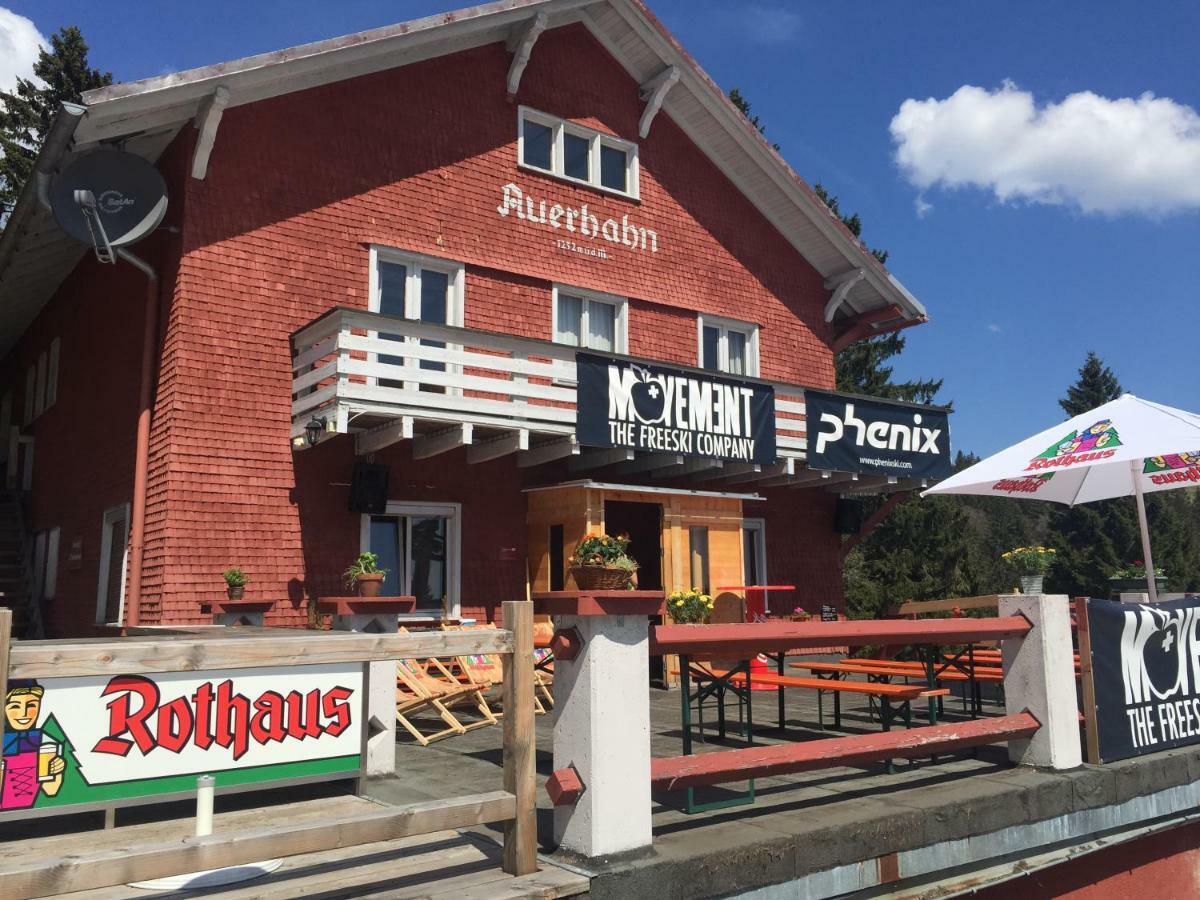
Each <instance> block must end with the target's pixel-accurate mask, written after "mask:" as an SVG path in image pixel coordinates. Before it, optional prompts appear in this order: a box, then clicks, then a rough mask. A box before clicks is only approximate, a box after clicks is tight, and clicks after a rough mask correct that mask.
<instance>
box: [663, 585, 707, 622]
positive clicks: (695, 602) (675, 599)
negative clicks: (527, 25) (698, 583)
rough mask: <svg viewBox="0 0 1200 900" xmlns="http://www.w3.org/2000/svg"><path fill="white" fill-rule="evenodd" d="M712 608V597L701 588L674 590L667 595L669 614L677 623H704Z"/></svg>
mask: <svg viewBox="0 0 1200 900" xmlns="http://www.w3.org/2000/svg"><path fill="white" fill-rule="evenodd" d="M712 608H713V601H712V597H710V596H709V595H708V594H705V593H703V592H701V590H700V589H699V588H692V589H691V590H687V591H672V592H671V593H670V594H669V595H668V596H667V614H668V615H669V616H670V617H671V621H672V622H674V623H675V624H676V625H703V624H705V623H706V622H707V621H708V617H709V614H710V613H711V612H712Z"/></svg>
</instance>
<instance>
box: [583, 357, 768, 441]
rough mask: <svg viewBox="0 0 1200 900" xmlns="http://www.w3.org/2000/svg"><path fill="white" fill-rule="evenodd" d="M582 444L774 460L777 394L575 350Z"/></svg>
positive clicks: (748, 384) (742, 383)
mask: <svg viewBox="0 0 1200 900" xmlns="http://www.w3.org/2000/svg"><path fill="white" fill-rule="evenodd" d="M575 364H576V367H577V369H578V379H579V388H578V401H577V406H578V409H577V412H576V416H577V425H576V429H577V432H578V435H579V442H580V443H582V444H587V445H590V446H593V447H627V448H629V449H632V450H647V451H654V452H659V453H673V454H678V455H680V456H696V457H705V458H709V459H722V460H734V461H737V462H748V463H764V464H770V463H773V462H775V391H774V389H773V388H771V387H770V386H769V385H764V384H758V383H756V382H750V381H739V380H736V379H732V378H727V377H724V376H719V375H714V374H710V373H708V372H696V371H684V370H681V369H671V368H666V367H664V366H651V365H643V364H638V363H633V362H630V361H628V360H617V359H612V358H609V357H602V356H593V355H591V354H588V353H579V354H576V356H575Z"/></svg>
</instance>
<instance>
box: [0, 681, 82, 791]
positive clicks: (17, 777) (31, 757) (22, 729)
mask: <svg viewBox="0 0 1200 900" xmlns="http://www.w3.org/2000/svg"><path fill="white" fill-rule="evenodd" d="M45 692H46V689H45V688H43V687H42V686H41V685H40V684H38V683H37V682H36V681H33V680H26V679H18V680H14V681H10V682H9V684H8V692H7V693H6V694H5V696H4V755H3V757H2V758H0V759H2V763H3V770H2V771H0V810H9V809H28V808H29V807H31V806H33V804H34V801H35V800H37V797H38V793H39V792H41V793H43V794H45V795H46V796H47V797H53V796H54V795H55V794H57V793H58V792H59V791H60V790H62V785H63V773H64V772H65V771H66V768H67V763H66V760H64V759H63V758H62V755H61V753H60V747H59V745H58V743H57V742H56V741H54V740H52V739H50V738H48V737H46V736H45V735H43V734H42V731H41V729H40V728H38V727H37V721H38V716H39V715H40V713H41V711H42V696H43V695H44V694H45Z"/></svg>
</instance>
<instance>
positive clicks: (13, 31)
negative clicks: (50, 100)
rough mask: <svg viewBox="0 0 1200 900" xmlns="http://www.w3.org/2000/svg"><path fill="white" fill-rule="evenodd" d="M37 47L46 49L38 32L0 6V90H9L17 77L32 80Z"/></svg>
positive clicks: (44, 41) (25, 20) (32, 26)
mask: <svg viewBox="0 0 1200 900" xmlns="http://www.w3.org/2000/svg"><path fill="white" fill-rule="evenodd" d="M39 46H49V42H48V41H47V40H46V39H45V38H44V37H42V35H41V34H40V33H39V32H38V30H37V26H35V25H34V24H33V22H31V21H29V19H27V18H25V17H24V16H18V15H17V14H16V13H15V12H13V11H12V10H10V9H5V8H4V7H3V6H0V90H3V91H10V90H12V89H13V87H15V86H16V83H17V78H18V76H19V77H21V78H32V77H33V64H34V63H35V62H36V61H37V57H38V47H39Z"/></svg>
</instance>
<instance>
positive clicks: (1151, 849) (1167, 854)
mask: <svg viewBox="0 0 1200 900" xmlns="http://www.w3.org/2000/svg"><path fill="white" fill-rule="evenodd" d="M972 896H973V897H975V898H977V900H1008V898H1010V897H1022V898H1027V900H1038V898H1042V897H1047V898H1048V897H1055V898H1059V900H1110V898H1111V900H1134V898H1140V897H1154V898H1156V900H1176V898H1178V900H1184V898H1192V897H1200V825H1184V826H1182V827H1180V828H1174V829H1172V830H1171V831H1167V832H1163V833H1160V834H1154V835H1150V836H1148V837H1144V838H1139V839H1138V840H1135V841H1129V842H1128V843H1125V844H1118V845H1117V846H1115V847H1112V848H1111V849H1107V850H1101V851H1099V852H1096V853H1089V854H1088V855H1087V856H1081V857H1079V858H1078V859H1074V860H1071V861H1070V862H1066V863H1063V864H1062V865H1059V866H1053V867H1052V868H1049V869H1045V870H1043V871H1041V872H1034V873H1032V874H1030V875H1027V876H1025V877H1024V878H1018V879H1016V880H1014V881H1008V882H1005V883H1004V884H1000V885H996V886H995V887H991V888H987V889H985V890H981V891H977V892H976V893H974V894H973V895H972Z"/></svg>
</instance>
